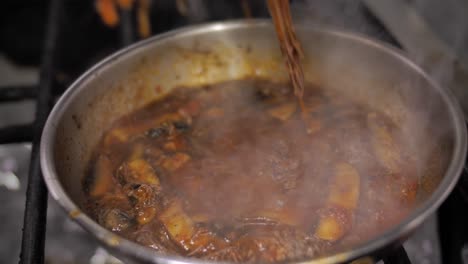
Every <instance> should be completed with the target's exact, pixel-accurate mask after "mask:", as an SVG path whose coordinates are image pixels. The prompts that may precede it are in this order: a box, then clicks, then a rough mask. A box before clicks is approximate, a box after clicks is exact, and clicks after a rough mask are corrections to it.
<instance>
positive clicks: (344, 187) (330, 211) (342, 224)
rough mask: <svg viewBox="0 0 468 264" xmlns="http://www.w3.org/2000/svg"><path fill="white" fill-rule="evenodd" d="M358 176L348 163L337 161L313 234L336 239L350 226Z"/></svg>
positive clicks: (357, 188)
mask: <svg viewBox="0 0 468 264" xmlns="http://www.w3.org/2000/svg"><path fill="white" fill-rule="evenodd" d="M359 190H360V176H359V174H358V172H357V171H356V169H354V168H353V167H352V166H351V165H349V164H348V163H344V162H341V163H338V164H337V165H336V167H335V175H334V177H333V179H332V183H331V186H330V192H329V194H328V198H327V202H326V208H325V210H324V211H325V212H324V213H323V214H322V216H321V218H320V220H319V223H318V226H317V228H316V230H315V236H316V237H318V238H320V239H323V240H326V241H331V242H333V241H337V240H339V239H340V238H342V237H343V236H344V235H345V233H346V232H347V231H349V229H350V228H351V224H350V223H351V221H352V213H353V211H354V210H355V209H356V207H357V205H358V200H359Z"/></svg>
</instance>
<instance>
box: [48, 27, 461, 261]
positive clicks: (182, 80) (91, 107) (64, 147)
mask: <svg viewBox="0 0 468 264" xmlns="http://www.w3.org/2000/svg"><path fill="white" fill-rule="evenodd" d="M297 31H298V34H299V37H300V39H301V41H302V43H303V46H304V50H305V53H306V58H305V62H304V64H305V72H306V78H307V80H308V81H311V82H315V83H318V84H320V85H322V86H324V87H326V88H327V89H335V90H336V91H337V92H339V93H342V94H345V95H347V96H349V97H352V98H353V99H355V100H358V101H361V102H363V103H366V104H368V105H370V106H371V107H375V108H377V109H380V110H382V111H384V112H385V113H387V114H388V115H389V116H390V117H391V118H393V119H394V120H395V121H396V122H399V124H401V126H402V127H404V128H405V127H406V126H408V127H411V126H412V127H413V129H415V130H414V131H415V133H414V134H413V135H411V136H410V137H409V138H411V139H412V144H414V146H415V147H416V150H417V151H416V152H415V154H417V155H425V153H426V148H427V146H428V145H432V146H441V148H442V146H444V147H443V149H444V151H441V154H440V155H439V156H438V157H437V159H436V160H432V161H430V162H429V163H430V164H439V165H440V166H439V167H438V168H439V169H433V168H432V167H431V166H428V167H427V168H425V167H424V168H419V169H424V170H427V173H425V175H426V176H425V177H423V178H421V180H420V182H421V185H420V188H419V193H418V197H419V200H418V201H419V202H418V205H417V206H416V208H415V209H414V211H413V212H412V213H411V214H410V215H409V216H408V217H407V218H406V219H404V220H403V221H402V222H401V223H400V224H398V225H397V226H395V227H394V228H392V229H390V230H387V231H385V232H383V233H382V235H380V236H379V237H377V238H375V239H373V240H372V241H363V243H362V244H361V245H358V246H357V247H355V248H349V249H348V250H344V251H341V252H337V253H336V254H335V255H332V256H328V257H324V258H321V259H318V260H314V261H312V262H310V263H336V262H347V261H351V260H353V259H356V258H359V257H362V256H367V255H372V256H378V255H379V254H380V253H381V252H382V250H384V249H385V248H388V247H390V246H394V245H396V244H399V243H402V242H403V241H404V239H405V237H407V235H409V234H410V232H411V231H412V230H414V229H415V228H416V227H417V226H418V225H419V224H421V223H422V222H423V221H424V219H426V217H427V216H429V215H430V214H431V213H433V212H434V211H435V210H436V209H437V207H438V206H439V205H440V204H441V203H442V201H443V200H444V199H445V198H446V197H447V195H448V194H449V193H450V191H451V190H452V189H453V187H454V185H455V184H456V182H457V179H458V176H459V174H460V172H461V169H462V167H463V165H464V161H465V152H466V128H465V123H464V118H463V116H462V114H461V111H460V108H459V106H458V104H457V102H456V100H454V98H453V96H452V95H451V94H450V93H449V92H448V91H447V90H445V89H443V88H441V87H439V86H438V85H437V84H435V83H434V82H433V81H432V80H431V79H430V78H429V77H428V76H427V75H426V74H425V73H424V72H423V71H421V70H420V69H419V68H418V67H417V66H416V65H415V64H413V63H412V62H411V61H409V60H408V59H407V58H406V57H405V56H404V55H402V54H401V53H400V52H399V51H397V50H395V49H393V48H390V47H388V46H386V45H385V44H382V43H379V42H376V41H373V40H370V39H368V38H366V37H363V36H358V35H354V34H350V33H343V32H338V31H333V30H326V29H318V28H314V27H311V26H298V28H297ZM283 65H284V64H283V61H282V58H281V54H280V52H279V48H278V43H277V41H276V36H275V33H274V31H273V27H272V26H271V24H270V23H269V22H268V21H257V20H249V21H234V22H223V23H214V24H207V25H199V26H193V27H188V28H184V29H181V30H177V31H172V32H169V33H166V34H163V35H159V36H156V37H153V38H151V39H148V40H145V41H142V42H139V43H137V44H135V45H132V46H130V47H128V48H126V49H124V50H121V51H119V52H117V53H116V54H113V55H112V56H110V57H108V58H107V59H105V60H103V61H102V62H100V63H99V64H97V65H96V66H94V67H93V68H92V69H90V70H89V71H88V72H86V73H85V74H84V75H83V76H81V77H80V78H79V79H78V80H77V81H76V82H75V83H74V84H73V85H72V86H71V87H70V88H69V89H68V91H67V92H66V93H65V94H64V95H63V96H62V98H61V99H60V100H59V102H58V103H57V104H56V105H55V107H54V109H53V111H52V113H51V115H50V117H49V119H48V121H47V124H46V126H45V130H44V132H43V136H42V142H41V165H42V171H43V174H44V178H45V181H46V183H47V186H48V188H49V191H50V193H51V195H52V197H53V198H54V199H55V200H56V201H57V202H58V203H59V204H60V205H61V206H62V207H63V208H64V209H65V210H66V211H67V212H68V213H69V215H70V217H71V218H73V219H74V220H75V221H76V222H78V223H79V224H80V225H81V226H82V227H83V228H85V229H86V230H88V231H89V232H90V233H91V234H92V235H93V236H95V237H96V238H97V239H99V240H100V241H101V242H102V243H103V244H104V245H105V246H106V247H107V248H108V249H109V250H111V252H112V253H113V254H115V255H116V256H118V257H120V258H123V259H125V260H127V261H128V262H136V263H195V262H197V261H196V260H193V259H184V258H181V257H177V256H164V255H161V254H158V253H157V252H155V251H153V250H151V249H149V248H146V247H143V246H140V245H138V244H136V243H133V242H131V241H128V240H125V239H123V238H121V237H118V236H117V235H115V234H113V233H112V232H110V231H108V230H106V229H104V228H103V227H101V226H99V225H98V224H97V223H96V222H95V221H93V220H92V219H91V218H89V217H88V216H87V215H86V214H85V213H84V212H83V211H82V205H83V198H84V193H83V191H82V179H83V176H84V175H85V169H86V165H87V162H88V161H89V158H90V155H91V152H92V149H93V146H94V145H95V144H96V143H97V142H98V140H99V139H100V137H101V135H102V134H103V132H104V131H105V130H106V128H108V127H109V126H110V124H111V123H112V122H113V121H115V120H116V119H117V118H119V117H120V116H122V115H124V114H126V113H129V112H131V111H133V110H135V109H138V108H140V107H142V106H144V105H145V104H147V103H149V102H150V101H152V100H154V99H155V98H158V97H159V96H161V95H162V94H164V93H167V92H169V91H170V90H171V89H172V88H174V87H176V86H180V85H184V86H191V85H201V84H210V83H215V82H220V81H225V80H232V79H239V78H245V77H252V76H257V77H262V78H269V79H273V80H286V79H287V75H286V71H285V69H284V66H283ZM158 87H160V88H161V89H159V88H158ZM415 124H417V125H415ZM428 142H431V143H432V144H427V143H428ZM311 147H313V146H311Z"/></svg>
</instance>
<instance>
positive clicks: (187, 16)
mask: <svg viewBox="0 0 468 264" xmlns="http://www.w3.org/2000/svg"><path fill="white" fill-rule="evenodd" d="M177 2H178V1H172V0H167V1H152V6H151V16H150V19H151V20H150V22H151V27H152V34H158V33H161V32H164V31H167V30H171V29H175V28H178V27H181V26H184V25H188V24H193V23H200V22H206V21H214V20H222V19H234V18H241V17H243V16H244V14H245V9H243V7H242V5H241V4H240V2H242V1H228V0H224V1H220V0H186V1H183V2H185V4H186V8H187V9H188V11H187V10H186V12H185V13H184V12H181V10H180V6H177ZM248 2H249V4H250V14H251V15H252V16H254V17H268V11H267V9H266V6H265V4H264V1H263V0H249V1H248ZM421 2H425V4H422V3H421ZM429 2H434V3H436V2H440V1H414V6H415V7H417V8H418V10H420V12H421V14H422V15H423V16H426V18H429V21H430V24H431V25H437V26H436V27H435V28H436V31H438V32H442V31H443V30H441V28H442V27H440V23H437V21H436V20H437V19H436V20H434V14H433V13H434V11H433V10H434V8H435V9H437V7H438V6H435V5H436V4H434V5H433V7H430V8H429V7H427V6H428V5H430V3H429ZM447 2H448V3H449V4H447V5H444V6H443V7H441V8H448V6H451V7H452V8H454V7H459V6H457V5H456V4H457V3H456V1H455V0H451V1H447ZM460 2H461V1H460ZM5 5H6V7H7V8H3V10H1V11H0V13H2V14H1V15H0V17H1V21H2V23H1V24H0V35H2V36H4V37H3V38H2V39H1V40H0V54H1V56H0V75H1V78H0V143H1V144H2V145H1V146H0V201H2V203H3V210H0V217H1V219H3V222H2V225H0V237H2V239H1V240H0V259H2V260H3V261H2V262H3V263H15V262H17V261H18V259H19V256H20V255H21V261H20V263H25V264H26V263H27V264H29V263H42V262H44V263H49V264H55V263H70V264H72V263H92V264H104V263H120V262H119V261H118V260H117V259H115V258H113V257H112V256H110V255H109V254H108V253H107V252H106V251H105V250H104V249H102V248H100V247H99V245H98V244H97V242H96V241H94V239H93V238H92V237H91V236H90V235H88V234H87V233H86V232H85V231H84V230H83V229H81V228H80V227H79V226H77V225H76V224H75V223H74V222H73V221H71V220H70V219H69V218H68V217H67V216H66V215H65V213H63V212H62V210H61V209H60V208H59V206H58V205H56V204H55V203H54V202H48V203H47V192H46V189H45V186H44V184H43V182H42V180H41V174H40V169H39V162H38V156H39V155H38V151H37V150H38V148H37V147H38V142H39V139H40V132H41V130H42V126H43V124H44V121H45V119H46V117H47V114H48V112H49V110H50V107H51V105H52V103H53V102H54V101H55V100H56V99H57V98H58V97H59V96H60V94H61V93H62V92H63V91H64V90H65V89H66V87H67V86H68V85H69V84H70V83H71V82H72V81H73V80H74V79H75V78H77V77H78V76H79V75H80V74H81V73H82V72H83V71H84V70H86V69H87V68H89V67H90V66H91V65H93V64H94V63H96V62H97V61H99V60H100V59H102V58H103V57H105V56H107V55H109V54H110V53H112V52H114V51H116V50H117V49H118V48H121V47H123V46H126V45H128V44H130V43H132V42H135V41H137V40H138V34H137V33H136V31H135V24H136V21H135V13H134V12H122V13H121V16H120V18H121V20H120V24H119V26H117V27H115V28H109V27H106V26H105V25H103V24H102V22H101V21H100V19H99V17H98V16H97V14H96V12H95V6H94V1H93V0H87V1H82V0H66V1H61V0H51V1H45V0H43V1H34V3H28V4H18V3H16V1H13V0H8V1H6V3H5ZM467 7H468V5H467ZM292 8H293V14H294V17H295V19H296V20H297V22H300V23H314V24H319V25H326V26H332V27H336V28H341V29H345V30H349V31H355V32H359V33H363V34H366V35H369V36H371V37H373V38H377V39H380V40H381V41H385V42H387V43H389V44H391V45H394V46H396V47H399V48H401V46H400V44H399V43H398V41H397V40H396V39H395V38H394V37H393V36H392V35H391V34H390V33H389V32H388V31H387V30H386V29H385V28H384V27H383V26H382V24H381V23H380V22H379V20H378V19H377V18H376V17H375V16H374V15H373V14H372V13H371V12H370V11H369V10H368V9H366V7H365V6H364V5H363V4H362V3H360V2H359V1H346V0H302V1H301V0H295V1H293V7H292ZM460 8H461V7H460ZM441 10H442V9H441ZM182 13H184V14H182ZM431 14H432V16H431ZM443 18H444V19H445V18H446V17H443ZM431 19H432V20H431ZM438 19H441V18H440V17H439V18H438ZM439 22H440V20H439ZM31 25H34V26H31ZM44 25H45V27H44ZM465 25H466V27H467V29H468V21H466V24H465ZM466 33H468V30H466ZM465 35H468V34H465ZM442 37H443V38H445V39H444V40H445V41H447V42H449V44H453V43H450V42H451V41H450V40H448V39H450V34H445V35H444V34H442ZM466 39H467V40H468V37H467V38H466ZM466 42H468V41H466ZM41 47H42V48H41ZM464 56H465V55H464V54H460V57H464ZM18 65H21V66H18ZM26 65H29V66H26ZM25 193H27V195H25ZM25 204H26V207H25ZM467 208H468V169H465V172H464V173H463V175H462V177H461V179H460V182H459V184H458V185H457V187H456V189H455V190H454V191H453V193H452V194H451V195H450V196H449V198H448V199H447V201H446V202H445V203H444V204H443V205H442V207H441V208H440V209H439V211H438V212H437V214H436V215H433V216H431V217H430V218H429V219H428V220H427V221H426V223H424V224H423V225H422V226H421V227H420V228H419V229H418V230H417V231H416V232H415V233H414V234H413V235H412V236H411V237H410V238H409V239H408V241H407V242H406V243H404V246H403V247H400V248H398V249H396V250H395V251H394V252H392V253H391V254H389V255H388V257H387V258H385V259H384V262H385V263H416V264H423V263H424V264H438V263H454V264H457V263H468V225H467V224H466V223H468V211H467V210H466V209H467ZM45 212H47V213H45ZM23 217H24V223H23V221H22V220H23ZM22 228H23V232H22ZM463 261H464V262H463Z"/></svg>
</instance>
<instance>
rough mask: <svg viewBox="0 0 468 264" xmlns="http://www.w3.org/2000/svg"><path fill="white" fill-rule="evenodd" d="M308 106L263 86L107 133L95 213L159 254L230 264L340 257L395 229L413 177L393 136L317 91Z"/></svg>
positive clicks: (91, 206)
mask: <svg viewBox="0 0 468 264" xmlns="http://www.w3.org/2000/svg"><path fill="white" fill-rule="evenodd" d="M303 99H304V105H305V110H306V112H305V114H303V113H301V111H299V109H298V108H299V107H298V106H297V103H296V98H295V95H294V93H293V91H292V89H290V88H289V86H288V85H286V84H283V83H271V82H269V81H264V80H256V79H251V80H241V81H232V82H226V83H221V84H216V85H211V86H206V87H199V88H191V89H187V88H177V89H175V90H173V92H171V93H170V94H168V95H167V96H165V97H164V98H161V99H159V100H157V101H155V102H154V103H152V104H150V105H148V106H147V107H145V108H143V109H140V110H138V111H136V112H134V113H131V114H129V115H127V116H125V117H123V118H121V119H120V120H119V121H118V122H116V123H115V124H114V126H113V127H112V128H111V129H109V130H108V131H107V132H106V133H105V134H104V136H103V138H102V140H101V142H100V143H99V145H98V146H97V147H96V149H95V154H94V157H93V159H92V160H91V163H90V165H89V175H88V177H87V178H86V181H85V183H84V188H85V191H86V193H87V194H88V203H87V210H88V213H90V215H92V217H93V218H94V219H96V221H97V222H98V223H99V224H101V225H103V226H104V227H106V228H108V229H109V230H112V231H113V232H115V233H117V234H119V235H121V236H123V237H125V238H128V239H130V240H133V241H136V242H137V243H140V244H142V245H145V246H148V247H151V248H154V249H155V250H157V251H159V252H162V253H167V254H177V255H182V256H188V257H194V258H202V259H209V260H223V261H234V262H268V263H269V262H282V261H293V260H305V259H310V258H315V257H318V256H323V255H327V254H332V253H333V252H336V251H338V250H342V249H344V248H349V247H352V246H355V245H356V244H359V243H363V242H365V241H367V240H368V239H370V238H373V237H375V236H376V235H378V234H380V233H381V232H383V231H385V230H386V229H387V228H389V227H391V226H392V225H394V224H396V223H398V222H399V221H400V220H401V219H402V218H403V217H405V216H406V215H407V213H408V212H409V211H410V209H411V208H412V206H413V203H414V200H415V196H416V192H417V188H418V181H417V179H418V177H417V176H418V175H417V173H416V172H415V171H413V169H412V167H411V163H412V162H413V160H412V159H413V157H408V155H407V151H406V149H405V145H404V144H402V143H401V142H400V140H399V137H398V136H397V135H398V132H399V127H398V126H397V124H395V123H393V122H392V121H391V120H390V119H389V118H388V117H387V116H385V115H384V114H382V113H380V112H378V111H375V110H374V109H369V108H368V107H366V106H364V105H360V104H357V103H355V102H353V101H351V100H349V99H346V98H344V97H341V96H340V95H338V94H333V93H331V92H329V91H328V90H325V89H322V88H320V87H317V86H314V85H311V84H308V85H306V87H305V89H304V93H303ZM304 117H305V119H304ZM304 127H305V128H306V129H304Z"/></svg>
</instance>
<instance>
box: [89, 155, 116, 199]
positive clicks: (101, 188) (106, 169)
mask: <svg viewBox="0 0 468 264" xmlns="http://www.w3.org/2000/svg"><path fill="white" fill-rule="evenodd" d="M112 177H113V175H112V163H111V161H110V159H109V158H108V157H107V156H105V155H100V156H99V157H98V158H97V161H96V164H95V168H94V177H93V183H92V185H91V187H90V190H89V195H90V196H92V197H99V196H102V195H104V194H106V193H107V192H109V191H110V189H111V188H112V181H113V180H112Z"/></svg>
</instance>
